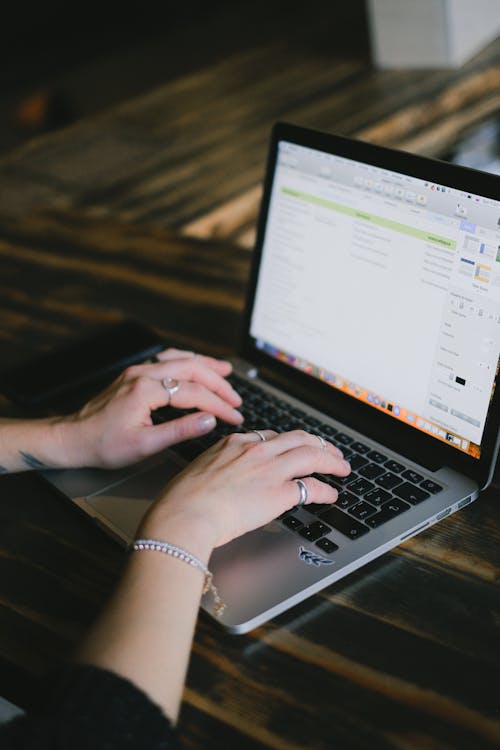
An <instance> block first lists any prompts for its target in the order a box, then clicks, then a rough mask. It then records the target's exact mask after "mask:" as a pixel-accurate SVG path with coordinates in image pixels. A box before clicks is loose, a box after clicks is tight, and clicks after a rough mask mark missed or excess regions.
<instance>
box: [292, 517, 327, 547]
mask: <svg viewBox="0 0 500 750" xmlns="http://www.w3.org/2000/svg"><path fill="white" fill-rule="evenodd" d="M329 531H331V528H330V527H329V526H327V525H326V523H322V522H321V521H315V522H314V523H311V524H310V525H309V526H303V527H302V528H301V529H300V531H299V534H300V535H301V536H303V537H304V539H308V540H309V541H310V542H315V541H316V539H319V538H320V537H322V536H325V534H328V532H329Z"/></svg>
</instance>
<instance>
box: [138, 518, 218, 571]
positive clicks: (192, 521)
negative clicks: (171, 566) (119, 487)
mask: <svg viewBox="0 0 500 750" xmlns="http://www.w3.org/2000/svg"><path fill="white" fill-rule="evenodd" d="M135 536H136V538H137V539H139V538H141V539H155V540H158V541H161V542H169V543H170V544H175V545H176V546H178V547H181V548H182V549H185V550H186V551H187V552H190V553H191V554H192V555H195V556H196V557H197V558H199V559H200V560H201V561H202V562H203V563H205V564H207V563H208V561H209V559H210V555H211V554H212V551H213V550H214V548H215V546H216V537H215V533H214V531H213V529H212V527H211V525H210V523H209V522H208V521H207V520H206V519H205V518H201V517H198V516H194V515H189V514H188V513H184V512H178V511H177V512H173V511H171V510H170V509H165V508H158V507H155V506H153V507H152V508H151V510H150V511H149V512H148V513H147V514H146V516H145V517H144V519H143V520H142V522H141V524H140V526H139V528H138V529H137V532H136V535H135Z"/></svg>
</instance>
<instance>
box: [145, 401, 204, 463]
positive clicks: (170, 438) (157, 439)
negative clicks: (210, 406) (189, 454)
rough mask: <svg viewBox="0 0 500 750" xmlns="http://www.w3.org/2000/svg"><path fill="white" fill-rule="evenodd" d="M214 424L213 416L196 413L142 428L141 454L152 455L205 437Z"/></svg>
mask: <svg viewBox="0 0 500 750" xmlns="http://www.w3.org/2000/svg"><path fill="white" fill-rule="evenodd" d="M216 424H217V420H216V419H215V417H214V416H213V414H207V413H206V412H197V413H196V414H188V415H186V416H185V417H179V419H172V420H171V421H170V422H164V423H163V424H159V425H155V426H154V427H144V428H142V429H141V431H140V433H139V442H140V449H141V454H142V455H144V456H149V455H153V454H154V453H158V452H159V451H161V450H164V449H165V448H168V447H169V446H170V445H174V444H177V443H182V442H183V441H184V440H190V439H192V438H197V437H200V436H201V435H206V434H207V433H208V432H210V431H211V430H213V428H214V427H215V425H216Z"/></svg>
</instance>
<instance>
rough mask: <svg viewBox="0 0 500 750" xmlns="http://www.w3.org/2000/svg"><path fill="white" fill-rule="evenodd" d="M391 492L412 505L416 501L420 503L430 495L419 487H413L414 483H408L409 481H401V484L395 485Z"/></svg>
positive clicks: (415, 503)
mask: <svg viewBox="0 0 500 750" xmlns="http://www.w3.org/2000/svg"><path fill="white" fill-rule="evenodd" d="M393 492H394V494H395V495H397V496H398V497H401V498H403V500H407V501H408V502H409V503H411V504H412V505H417V503H421V502H422V500H427V498H428V497H430V494H429V493H428V492H425V491H424V490H422V489H420V487H415V485H413V484H410V482H403V484H400V485H399V487H396V488H395V489H394V490H393Z"/></svg>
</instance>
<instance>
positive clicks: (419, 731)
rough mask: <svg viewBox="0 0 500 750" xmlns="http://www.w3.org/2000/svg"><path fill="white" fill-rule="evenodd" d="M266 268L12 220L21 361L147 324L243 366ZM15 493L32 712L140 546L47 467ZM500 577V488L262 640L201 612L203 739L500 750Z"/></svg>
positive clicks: (191, 715) (14, 647)
mask: <svg viewBox="0 0 500 750" xmlns="http://www.w3.org/2000/svg"><path fill="white" fill-rule="evenodd" d="M248 260H249V255H248V253H244V252H242V251H241V249H239V248H237V247H233V246H231V245H229V244H226V243H223V242H221V241H215V240H214V241H208V242H207V241H205V242H201V241H199V240H193V239H186V238H179V237H178V236H176V235H175V234H173V233H172V232H170V231H168V230H163V229H160V228H156V229H147V230H146V229H145V228H141V227H138V226H127V225H125V224H123V223H121V222H118V223H117V222H112V221H110V220H109V219H90V218H89V217H88V216H82V215H81V214H78V213H68V212H66V211H64V212H52V213H47V214H45V215H43V216H38V217H32V218H26V217H25V218H23V219H21V218H12V217H10V218H5V217H4V218H3V219H1V220H0V279H1V286H0V319H1V321H2V326H1V331H0V335H1V338H0V345H1V351H2V362H22V361H23V360H26V359H27V358H28V357H29V356H30V355H32V354H33V353H34V352H42V351H45V350H47V349H48V348H50V347H53V346H55V345H57V344H58V343H61V342H63V341H66V340H67V339H68V338H69V337H71V336H73V335H75V334H78V333H85V332H87V331H88V330H89V329H90V328H93V327H95V326H96V325H97V324H102V323H104V322H109V321H113V320H117V319H119V318H121V317H122V316H124V315H130V314H132V315H135V316H137V317H140V318H141V319H143V320H144V321H146V322H147V323H149V324H151V325H154V326H157V327H158V328H159V329H161V330H162V331H164V332H165V333H166V334H167V336H169V337H170V336H171V337H172V341H173V342H174V343H178V344H181V345H185V346H189V347H190V348H191V347H192V348H196V349H202V350H204V351H208V352H212V353H214V354H227V353H229V352H230V351H231V350H232V347H233V346H234V344H235V342H236V339H237V335H238V326H239V318H240V313H241V308H242V303H243V295H244V288H245V281H246V275H247V272H248ZM34 377H36V373H34ZM0 406H1V408H2V413H3V414H6V413H13V412H12V409H11V408H10V409H9V407H8V405H7V403H6V402H5V401H4V402H2V403H1V404H0ZM0 495H1V503H0V514H1V521H0V675H1V676H0V693H3V694H4V695H5V696H7V697H10V698H11V699H14V700H16V701H18V702H20V703H21V704H22V705H26V706H30V705H33V704H34V703H36V700H37V695H38V691H39V688H40V679H41V677H42V676H43V675H44V674H46V673H47V671H49V670H50V669H52V668H53V667H54V666H55V665H57V664H58V663H60V662H61V661H62V660H63V659H65V658H67V657H68V656H69V655H71V653H72V651H73V649H74V648H75V646H76V645H77V644H78V642H79V640H80V639H81V638H82V636H83V634H84V632H85V630H86V629H87V627H88V626H89V624H90V623H91V621H92V620H93V618H94V617H95V616H96V614H97V612H98V611H99V609H100V607H101V606H102V605H103V603H104V602H105V601H106V598H107V597H108V595H109V594H110V592H111V590H112V588H113V585H114V584H115V582H116V580H117V577H118V575H119V571H120V568H121V565H122V563H123V560H124V555H125V552H124V551H123V550H122V549H120V548H119V547H118V546H117V545H115V544H114V543H113V542H112V541H110V540H109V539H108V538H107V537H106V536H105V535H104V534H103V533H102V532H101V531H99V530H98V529H97V528H95V527H94V526H93V525H92V524H91V523H90V522H89V521H88V520H87V519H85V518H83V517H81V516H80V515H79V513H78V512H77V511H76V510H75V509H74V508H73V507H71V506H70V505H69V503H68V502H67V501H66V500H65V499H64V498H61V497H59V496H58V495H56V494H55V493H54V491H53V490H52V489H50V488H48V487H47V486H45V485H44V484H43V483H41V482H40V481H39V480H38V479H37V477H36V476H35V475H32V474H22V475H17V476H6V477H1V478H0ZM499 569H500V512H499V503H498V479H497V480H496V481H495V485H494V487H492V488H490V489H488V490H487V491H486V492H485V493H484V494H483V495H482V496H481V498H480V499H479V500H478V501H477V502H476V503H474V504H473V505H471V506H470V507H468V508H466V509H464V510H462V511H460V512H459V513H457V514H455V515H453V516H452V517H451V518H448V519H446V520H444V521H442V522H441V523H440V524H438V525H437V526H434V527H432V528H431V529H429V530H427V531H425V532H424V533H422V534H420V535H419V536H417V537H416V538H414V539H412V540H410V541H408V542H406V543H405V544H403V545H401V546H400V547H398V548H397V549H395V550H394V551H393V552H391V553H389V554H387V555H385V556H384V557H383V558H381V559H379V560H378V561H376V562H374V563H372V564H370V565H368V566H367V567H366V568H364V569H363V570H361V571H358V572H357V573H354V574H353V575H351V576H349V577H348V578H346V579H344V580H343V581H341V582H339V583H337V584H335V585H334V586H332V587H330V588H328V589H326V590H324V591H323V592H321V593H320V594H318V595H316V596H314V597H312V598H311V599H310V600H308V601H307V602H304V603H303V604H301V605H299V606H297V607H296V608H294V609H292V610H290V611H289V612H287V613H285V614H284V615H282V616H280V617H279V618H276V619H275V620H273V621H272V622H270V623H269V624H267V625H265V626H262V627H260V628H258V629H257V630H255V631H253V632H252V633H249V634H248V635H244V636H232V635H228V634H226V633H224V632H223V631H222V630H221V629H220V628H219V626H218V625H217V624H216V623H214V622H213V621H212V620H210V619H209V618H208V617H207V616H205V615H204V614H201V615H200V618H199V622H198V626H197V630H196V636H195V642H194V648H193V655H192V660H191V665H190V670H189V675H188V680H187V687H186V691H185V700H184V704H183V709H182V714H181V721H180V732H181V736H182V738H183V740H184V741H185V743H186V747H191V748H200V749H201V748H204V749H206V748H229V747H233V746H238V747H239V748H242V749H243V748H245V749H246V748H249V749H250V748H276V749H277V750H282V749H283V750H295V749H297V750H298V748H305V747H307V748H314V749H315V750H316V749H318V750H319V749H320V748H321V749H323V748H324V749H325V750H326V749H327V748H328V749H329V748H343V749H350V748H353V749H354V748H356V749H358V748H387V749H389V748H390V749H391V750H392V749H393V748H398V749H399V748H400V749H401V750H410V749H411V750H421V749H422V748H430V749H431V750H445V749H446V750H462V749H463V750H466V749H467V750H470V749H471V748H474V749H475V748H479V749H482V748H485V749H486V748H494V747H499V746H500V702H499V687H498V686H499V684H500V650H499V648H498V646H499V640H498V623H499V620H500V611H499V601H500V600H499V596H498V593H499V591H498V580H499Z"/></svg>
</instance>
